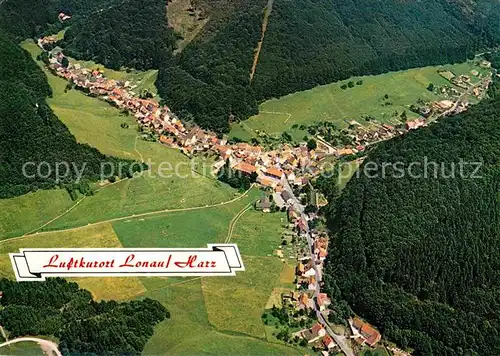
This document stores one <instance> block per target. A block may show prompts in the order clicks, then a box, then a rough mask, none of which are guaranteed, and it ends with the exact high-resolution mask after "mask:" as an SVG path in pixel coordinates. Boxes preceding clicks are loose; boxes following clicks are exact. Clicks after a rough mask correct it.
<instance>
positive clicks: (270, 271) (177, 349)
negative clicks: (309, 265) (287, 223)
mask: <svg viewBox="0 0 500 356" xmlns="http://www.w3.org/2000/svg"><path fill="white" fill-rule="evenodd" d="M260 194H261V193H260V192H259V191H258V190H257V189H253V190H252V191H251V192H250V194H249V196H248V197H245V198H244V199H241V200H239V201H237V202H234V203H231V204H228V205H224V206H220V207H213V208H208V209H202V210H197V211H186V212H179V213H171V214H164V215H162V216H156V217H151V218H145V219H131V220H129V221H121V222H116V223H113V227H114V230H115V232H116V234H117V236H118V238H119V239H120V241H121V243H122V245H123V246H125V247H131V246H134V247H151V246H154V247H205V246H206V244H207V243H213V242H223V241H225V239H226V237H227V234H228V228H229V225H230V222H231V220H232V219H233V218H234V217H235V216H236V215H237V214H238V213H239V212H240V211H241V210H242V209H243V208H244V207H245V206H247V204H248V203H249V202H252V201H254V200H256V199H257V198H258V197H259V196H260ZM283 218H284V214H282V213H276V214H264V213H261V212H257V211H255V210H253V209H251V210H249V211H247V212H245V213H244V214H243V216H242V217H241V218H240V219H239V220H238V221H237V223H236V226H235V230H234V233H233V235H232V240H231V242H235V243H237V244H238V247H239V248H240V251H241V253H242V256H243V262H244V264H245V268H246V270H245V271H244V272H241V273H238V274H237V275H236V276H235V277H229V278H224V277H210V278H201V279H200V278H192V279H189V278H185V279H182V278H141V281H142V283H143V285H144V287H145V288H146V292H145V293H144V294H143V296H147V297H151V298H154V299H158V300H160V301H161V302H162V303H164V304H165V306H166V307H167V308H168V309H169V310H170V311H171V312H172V320H170V321H166V322H164V323H162V324H161V325H159V326H157V327H156V329H155V335H154V336H153V338H152V339H151V340H150V342H149V343H148V345H147V346H146V349H145V350H144V354H145V355H150V354H155V355H157V354H162V355H163V354H178V353H182V354H188V355H189V354H229V353H233V354H234V353H236V354H294V353H296V352H297V349H295V348H291V347H288V346H286V345H284V344H280V343H277V342H275V343H269V342H268V341H266V340H267V339H266V333H265V330H264V326H263V323H262V320H261V315H262V312H263V311H264V308H265V306H266V303H267V301H268V299H269V297H270V296H271V292H272V290H273V288H275V287H282V288H283V287H284V286H289V285H290V283H291V281H290V278H292V279H293V268H292V269H291V271H292V274H290V266H288V265H286V264H284V263H283V262H281V261H280V259H279V258H278V257H275V256H272V257H268V255H271V254H272V252H273V250H274V249H275V248H276V247H277V246H278V245H279V242H280V241H281V227H280V224H281V221H282V219H283Z"/></svg>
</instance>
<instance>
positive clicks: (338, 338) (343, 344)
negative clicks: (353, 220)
mask: <svg viewBox="0 0 500 356" xmlns="http://www.w3.org/2000/svg"><path fill="white" fill-rule="evenodd" d="M283 189H285V190H286V191H288V193H290V195H291V196H292V199H293V200H294V208H295V210H296V212H298V213H300V216H301V218H302V219H303V220H304V221H305V222H306V233H307V244H308V246H309V249H308V252H309V256H310V258H311V261H312V262H313V268H314V272H316V281H317V282H316V289H315V290H314V298H315V299H316V300H318V294H319V293H320V292H321V287H320V282H321V280H322V276H321V274H320V271H319V269H318V263H319V261H317V260H316V255H315V254H314V253H313V251H314V239H313V237H312V234H311V230H310V228H309V224H308V223H307V219H306V215H305V213H304V208H303V206H302V205H300V202H299V199H297V197H295V195H294V193H293V189H292V188H291V187H290V185H289V184H288V182H287V181H286V180H285V182H284V184H283ZM314 311H315V312H316V317H317V318H318V321H319V323H320V324H321V325H323V327H324V328H325V330H326V331H327V332H328V335H330V336H331V337H332V338H333V340H335V342H336V343H337V345H339V347H340V349H341V350H342V352H343V353H344V354H345V355H346V356H354V352H353V351H352V349H351V347H350V346H349V344H348V343H347V340H346V337H345V336H343V335H338V334H336V333H334V332H333V330H332V329H331V328H330V325H329V324H328V321H327V320H326V319H325V317H324V316H323V314H322V313H321V311H320V310H319V309H318V306H317V303H314Z"/></svg>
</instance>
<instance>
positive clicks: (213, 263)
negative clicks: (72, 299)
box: [9, 244, 245, 281]
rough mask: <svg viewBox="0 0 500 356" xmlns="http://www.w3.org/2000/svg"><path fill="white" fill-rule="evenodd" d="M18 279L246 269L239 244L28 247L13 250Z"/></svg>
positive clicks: (174, 274) (197, 273)
mask: <svg viewBox="0 0 500 356" xmlns="http://www.w3.org/2000/svg"><path fill="white" fill-rule="evenodd" d="M9 255H10V260H11V262H12V267H13V269H14V273H15V274H16V279H17V280H18V281H43V280H45V278H46V277H127V276H129V277H134V276H143V277H144V276H145V277H148V276H149V277H157V276H171V277H185V276H234V275H235V274H236V271H244V270H245V267H244V266H243V261H242V260H241V255H240V252H239V250H238V247H237V246H236V245H235V244H220V245H219V244H211V245H208V247H207V248H199V249H196V248H192V249H190V248H141V249H137V248H105V249H92V248H73V249H71V248H67V249H58V248H53V249H50V248H49V249H43V248H33V249H30V248H24V249H20V252H19V253H11V254H9Z"/></svg>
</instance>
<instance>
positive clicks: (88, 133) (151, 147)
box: [0, 42, 238, 240]
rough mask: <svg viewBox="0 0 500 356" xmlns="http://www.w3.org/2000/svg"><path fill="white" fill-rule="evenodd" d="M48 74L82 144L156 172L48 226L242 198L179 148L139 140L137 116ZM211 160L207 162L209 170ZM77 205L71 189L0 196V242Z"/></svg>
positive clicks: (29, 45) (58, 106) (106, 191)
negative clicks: (123, 126) (135, 119)
mask: <svg viewBox="0 0 500 356" xmlns="http://www.w3.org/2000/svg"><path fill="white" fill-rule="evenodd" d="M23 46H24V47H25V48H26V49H28V50H29V51H30V53H32V55H33V56H34V57H36V55H37V53H39V48H38V47H37V46H36V45H35V44H34V43H33V42H25V43H24V45H23ZM45 72H46V75H47V78H48V80H49V84H50V85H51V87H52V89H53V96H52V98H49V99H48V103H49V105H50V106H51V108H52V109H53V110H54V112H55V113H56V114H57V115H58V117H59V118H60V119H61V121H62V122H63V123H64V124H65V125H66V126H67V127H68V128H69V130H70V131H71V133H73V134H74V135H75V137H76V139H77V140H78V141H79V142H81V143H86V144H89V145H90V146H92V147H96V148H98V149H99V150H100V151H101V152H103V153H104V154H108V155H114V156H119V157H123V158H129V159H135V160H138V161H140V160H144V161H145V162H148V163H150V165H151V170H150V171H148V172H145V173H144V174H143V175H141V176H138V177H135V178H133V179H130V180H123V181H120V182H117V183H116V184H113V185H108V186H106V187H104V188H103V189H101V190H100V191H99V192H97V193H96V195H95V196H91V197H85V199H83V200H82V201H81V202H79V203H78V205H77V206H75V207H74V208H73V209H72V210H71V211H69V212H67V213H66V214H64V215H62V216H61V217H60V218H58V219H57V220H55V221H54V222H52V223H50V224H49V225H47V226H46V227H45V228H44V229H45V230H54V229H61V228H71V227H75V226H82V225H86V224H88V223H94V222H98V221H103V220H108V219H113V218H118V217H123V216H128V215H132V214H140V213H145V212H150V211H156V210H163V209H176V208H187V207H196V206H204V205H208V204H216V203H219V202H224V201H228V200H231V199H233V198H235V197H237V196H238V193H237V192H236V191H235V190H234V189H232V188H230V187H229V186H227V185H224V184H221V183H219V182H218V181H216V180H214V179H212V178H209V177H207V176H208V174H207V175H200V174H199V173H200V169H199V165H200V163H203V162H201V161H202V160H201V159H189V158H188V157H186V156H185V155H183V154H182V153H181V152H180V151H178V150H174V149H169V148H166V147H164V146H162V145H160V144H159V143H154V142H146V141H143V140H140V139H137V131H136V127H137V125H136V123H135V121H134V119H133V118H132V117H129V116H127V115H124V114H122V113H121V112H120V111H119V110H118V109H116V108H114V107H112V106H110V105H109V104H107V103H105V102H104V101H101V100H99V99H96V98H91V97H88V96H86V95H84V94H83V93H81V92H79V91H77V90H68V91H66V90H65V89H66V84H67V82H66V81H64V80H63V79H61V78H58V77H56V76H54V75H52V74H51V73H50V72H48V71H45ZM124 122H125V123H128V124H129V128H128V129H123V128H121V126H120V125H121V124H122V123H124ZM210 162H211V161H210V160H206V162H205V166H206V170H207V172H208V171H209V170H210V167H211V166H210ZM159 173H162V177H160V176H159ZM201 173H203V172H201ZM74 204H75V202H72V201H71V199H70V197H69V195H68V194H67V192H66V191H65V190H50V191H38V192H35V193H30V194H27V195H25V196H22V197H16V198H12V199H6V200H0V208H1V209H2V216H1V217H0V240H1V239H5V238H9V237H15V236H19V235H22V234H24V233H27V232H30V231H32V230H34V229H37V228H39V227H41V226H42V225H43V224H45V223H46V222H48V221H49V220H52V219H53V218H55V217H57V216H59V215H61V214H63V213H65V212H66V211H67V210H68V209H70V208H71V207H73V205H74Z"/></svg>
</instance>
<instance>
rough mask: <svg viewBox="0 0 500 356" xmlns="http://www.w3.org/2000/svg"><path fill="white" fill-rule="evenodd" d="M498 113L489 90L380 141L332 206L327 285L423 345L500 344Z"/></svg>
mask: <svg viewBox="0 0 500 356" xmlns="http://www.w3.org/2000/svg"><path fill="white" fill-rule="evenodd" d="M499 118H500V100H498V99H496V100H488V101H485V102H483V103H481V104H479V105H477V106H475V107H473V108H471V109H470V110H469V111H467V112H466V113H462V114H460V115H458V116H456V117H449V118H445V119H442V120H441V121H440V122H438V123H436V124H433V125H431V126H429V127H425V128H421V129H419V130H416V131H412V132H409V133H407V134H406V135H404V136H402V137H397V138H394V139H392V140H390V141H387V142H384V143H381V144H380V145H379V146H378V147H377V148H376V149H375V150H374V151H372V152H371V153H370V154H369V155H368V157H367V159H366V160H365V161H364V163H363V165H362V166H361V168H360V174H356V175H355V176H354V177H353V178H352V179H351V180H350V181H349V183H348V184H347V186H346V188H345V189H344V190H343V192H342V195H341V197H340V198H339V200H338V203H336V204H335V203H334V204H335V207H330V208H328V209H325V211H327V214H328V218H329V224H330V226H331V228H332V231H333V234H334V237H333V239H332V243H331V244H330V246H329V250H330V251H329V256H328V259H327V261H326V266H325V278H324V279H325V284H326V291H327V292H328V293H329V294H330V295H332V297H333V298H334V300H335V301H336V302H337V303H340V302H341V301H343V300H345V301H347V302H348V303H349V305H350V306H351V307H352V309H353V310H354V311H355V312H357V313H359V314H361V315H362V316H363V317H365V318H367V319H368V320H369V321H370V322H372V323H374V324H375V325H377V326H379V327H380V329H381V331H382V333H383V335H384V337H387V338H388V339H389V340H392V341H394V342H396V343H397V344H398V345H400V346H402V347H411V348H414V349H415V354H417V355H465V354H482V355H486V354H489V355H491V354H500V274H499V272H498V271H499V270H500V269H499V268H500V257H499V256H500V253H499V251H500V239H499V238H498V236H499V232H500V209H499V208H500V205H499V200H498V192H499V189H500V168H499V165H498V162H499V158H498V157H500V144H499V142H500V141H499V139H500V128H499V126H498V120H499ZM460 167H462V168H460ZM323 183H324V182H323ZM322 189H323V190H325V189H327V188H325V186H324V185H323V186H322ZM333 195H335V194H333Z"/></svg>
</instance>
